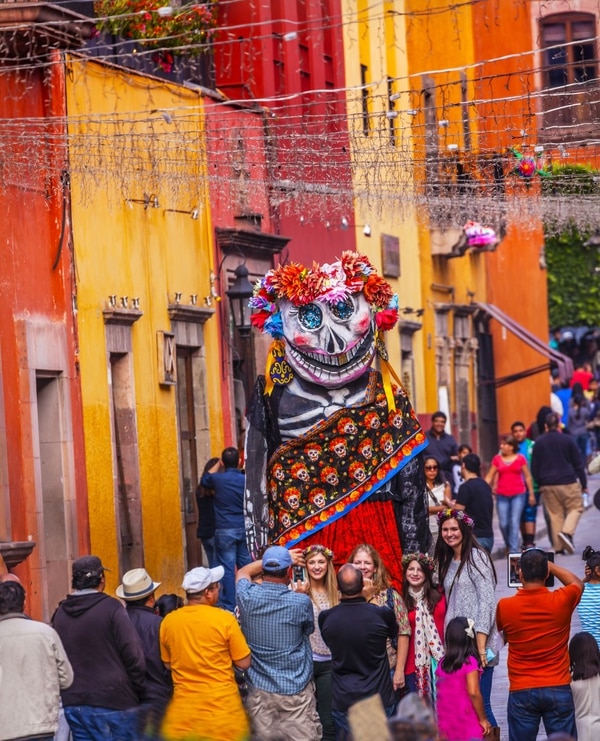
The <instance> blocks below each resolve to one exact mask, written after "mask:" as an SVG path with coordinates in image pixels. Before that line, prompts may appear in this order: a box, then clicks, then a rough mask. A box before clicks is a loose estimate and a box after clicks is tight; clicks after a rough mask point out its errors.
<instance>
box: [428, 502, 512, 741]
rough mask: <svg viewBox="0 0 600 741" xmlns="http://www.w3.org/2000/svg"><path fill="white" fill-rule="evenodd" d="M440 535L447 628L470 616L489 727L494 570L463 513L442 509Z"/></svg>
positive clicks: (494, 651)
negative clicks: (479, 663) (453, 621)
mask: <svg viewBox="0 0 600 741" xmlns="http://www.w3.org/2000/svg"><path fill="white" fill-rule="evenodd" d="M438 522H439V526H440V532H439V535H438V540H437V544H436V548H435V558H436V561H437V563H438V573H439V577H440V584H442V585H443V587H444V593H445V595H446V601H447V605H448V606H447V609H446V620H445V624H446V627H447V626H448V623H449V622H450V621H451V620H452V619H453V618H455V617H460V616H464V615H469V616H470V617H472V618H473V620H474V624H475V637H476V642H477V651H478V653H479V658H480V660H481V666H482V667H483V673H482V675H481V694H482V696H483V702H484V705H485V712H486V716H487V718H488V720H489V722H490V723H491V725H492V727H496V726H497V725H498V724H497V723H496V719H495V717H494V713H493V710H492V705H491V700H490V698H491V694H492V679H493V673H494V666H495V665H496V664H497V663H498V652H497V647H498V643H499V641H498V639H499V635H498V628H497V627H496V597H495V594H494V592H495V589H496V582H497V579H496V571H495V569H494V565H493V564H492V561H491V559H490V557H489V555H488V553H487V551H485V550H484V549H483V548H482V547H481V546H480V545H479V543H478V542H477V538H475V536H474V535H473V525H474V522H473V520H472V519H471V518H470V517H469V516H468V515H466V514H465V512H463V511H462V510H456V509H445V510H443V511H442V512H440V513H439V514H438Z"/></svg>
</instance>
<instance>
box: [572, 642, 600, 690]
mask: <svg viewBox="0 0 600 741" xmlns="http://www.w3.org/2000/svg"><path fill="white" fill-rule="evenodd" d="M569 658H570V660H571V673H572V674H573V680H574V681H577V680H578V679H591V678H592V677H595V676H597V675H598V674H600V649H599V648H598V644H597V643H596V639H595V638H594V636H593V635H592V634H591V633H586V632H581V633H577V634H575V635H574V636H573V638H571V642H570V643H569Z"/></svg>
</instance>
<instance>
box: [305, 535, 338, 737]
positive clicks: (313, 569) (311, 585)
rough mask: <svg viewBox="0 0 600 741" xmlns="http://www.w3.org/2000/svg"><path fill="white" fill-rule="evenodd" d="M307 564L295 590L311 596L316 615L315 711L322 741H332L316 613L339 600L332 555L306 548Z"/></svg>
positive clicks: (327, 655)
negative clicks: (321, 727)
mask: <svg viewBox="0 0 600 741" xmlns="http://www.w3.org/2000/svg"><path fill="white" fill-rule="evenodd" d="M302 555H303V556H304V561H305V563H306V567H305V568H306V576H307V579H306V581H304V582H302V583H301V584H297V586H296V589H297V591H299V592H304V593H305V594H307V595H308V596H309V597H310V600H311V602H312V606H313V612H314V616H315V630H314V632H313V633H311V635H310V645H311V648H312V653H313V672H314V675H313V676H314V681H315V690H316V695H317V710H318V712H319V718H320V719H321V725H322V726H323V741H335V723H334V721H333V716H332V715H331V651H330V650H329V648H328V647H327V646H326V645H325V642H324V641H323V638H322V637H321V631H320V630H319V613H320V612H322V611H323V610H328V609H329V608H330V607H334V606H335V605H337V604H338V602H339V601H340V598H339V594H338V588H337V581H336V578H335V569H334V568H333V552H332V551H331V550H329V548H326V547H325V546H323V545H319V544H314V545H309V546H308V548H305V549H304V551H303V554H302Z"/></svg>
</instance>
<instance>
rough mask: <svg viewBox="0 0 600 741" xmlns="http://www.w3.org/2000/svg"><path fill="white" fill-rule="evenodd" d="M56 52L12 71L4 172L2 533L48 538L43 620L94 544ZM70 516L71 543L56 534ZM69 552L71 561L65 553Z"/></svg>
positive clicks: (35, 594) (7, 86)
mask: <svg viewBox="0 0 600 741" xmlns="http://www.w3.org/2000/svg"><path fill="white" fill-rule="evenodd" d="M51 61H52V62H53V63H51V64H50V65H48V67H47V68H46V69H44V70H42V69H39V70H31V69H30V70H28V71H27V73H26V74H23V75H22V76H20V75H19V73H18V72H3V74H2V76H1V77H0V118H2V119H3V120H5V121H6V120H9V121H10V123H9V124H8V125H7V126H5V129H4V132H3V139H4V141H3V150H4V159H3V164H2V177H1V180H0V190H1V192H2V202H3V217H2V219H0V244H1V245H2V249H0V286H1V289H0V290H1V295H2V301H0V326H1V327H2V331H1V333H0V351H1V356H2V363H1V370H0V373H1V386H2V393H3V399H4V415H5V420H4V422H5V427H6V437H5V440H1V439H0V445H3V446H5V453H6V460H7V470H6V472H3V473H5V474H6V475H5V476H4V477H3V478H4V479H5V482H6V487H5V494H6V498H7V499H8V502H6V501H5V502H2V503H1V504H2V505H3V506H2V507H0V512H8V516H7V518H6V519H7V520H8V519H10V522H6V521H5V522H4V523H2V531H3V532H2V535H0V540H12V541H27V540H33V541H35V542H36V544H37V545H36V548H35V549H34V550H33V553H32V555H31V556H30V557H29V558H28V559H27V560H26V561H25V562H24V563H22V564H21V565H20V566H18V567H17V568H16V571H17V573H18V574H19V575H20V577H21V578H22V580H23V583H24V584H25V586H26V589H27V597H28V603H27V609H28V612H29V613H30V614H31V615H33V616H34V617H38V618H39V617H42V616H44V617H46V618H47V617H48V616H49V615H51V613H52V612H53V610H54V609H55V607H56V599H57V597H58V594H59V593H60V592H61V591H62V590H63V589H64V586H65V584H67V586H68V577H69V563H68V560H69V559H70V558H72V557H76V556H77V555H79V553H84V552H86V551H87V550H88V549H89V535H88V527H87V499H86V483H85V473H84V465H85V464H84V448H83V438H82V412H81V399H80V388H79V379H78V366H77V338H76V329H75V324H74V314H73V306H74V289H73V269H74V266H73V264H72V253H71V248H70V237H69V234H70V230H69V221H68V220H69V208H68V186H67V187H66V188H65V186H64V185H63V184H61V172H62V171H63V170H64V168H65V167H66V166H67V160H66V151H65V149H64V141H65V139H64V137H63V131H62V129H61V125H60V124H59V123H58V122H56V123H55V120H56V121H58V120H63V117H64V116H65V107H64V85H63V78H62V70H63V68H62V65H61V64H58V63H57V62H58V55H56V56H55V57H54V58H53V59H52V60H51ZM24 119H28V121H27V122H25V121H24ZM42 165H45V166H42ZM63 182H64V180H63ZM63 196H64V197H65V199H66V200H65V201H64V217H63ZM52 382H55V383H56V388H57V391H58V393H57V395H56V400H57V401H56V409H57V411H58V413H57V415H56V416H57V418H56V419H54V418H50V419H49V418H48V408H47V406H46V407H44V409H42V408H41V407H42V404H43V403H44V404H46V402H43V401H42V398H43V389H44V388H47V384H51V383H52ZM51 403H53V402H51ZM0 409H1V406H0ZM49 426H50V427H54V429H47V428H48V427H49ZM0 427H2V425H0ZM44 428H46V429H44ZM0 437H1V435H0ZM0 460H1V458H0ZM51 463H54V464H56V465H59V466H60V467H61V471H60V477H61V478H62V481H63V483H62V485H61V486H60V487H58V488H57V485H56V484H57V481H58V480H59V479H58V478H57V477H58V474H57V473H55V474H51V473H50V472H48V470H46V469H44V465H45V464H48V465H50V464H51ZM53 487H54V489H53ZM52 489H53V490H52ZM57 489H58V490H57ZM6 490H7V491H6ZM0 494H1V492H0ZM6 504H8V506H6ZM63 521H64V535H65V539H66V540H67V541H68V545H66V544H61V543H57V542H52V539H53V538H55V537H59V536H60V534H61V533H60V532H59V531H61V528H62V527H63V524H62V523H63ZM54 524H58V527H57V528H55V527H53V525H54ZM63 546H64V547H63ZM65 549H66V550H65ZM61 551H62V552H63V553H64V555H65V558H58V557H57V553H59V552H61ZM64 594H65V592H64V591H62V595H61V596H64Z"/></svg>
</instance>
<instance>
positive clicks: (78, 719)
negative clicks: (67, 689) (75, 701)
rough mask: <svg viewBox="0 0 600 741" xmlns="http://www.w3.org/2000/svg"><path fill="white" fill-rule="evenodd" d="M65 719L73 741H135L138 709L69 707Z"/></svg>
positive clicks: (88, 706)
mask: <svg viewBox="0 0 600 741" xmlns="http://www.w3.org/2000/svg"><path fill="white" fill-rule="evenodd" d="M64 710H65V718H66V719H67V723H68V724H69V728H70V729H71V734H72V736H73V741H137V739H138V709H137V708H131V709H130V710H109V709H108V708H96V707H93V706H91V705H70V706H69V707H66V708H65V709H64Z"/></svg>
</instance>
